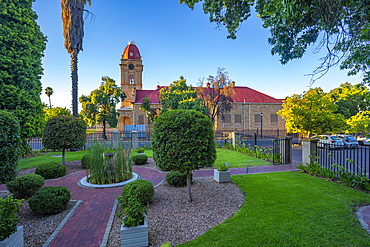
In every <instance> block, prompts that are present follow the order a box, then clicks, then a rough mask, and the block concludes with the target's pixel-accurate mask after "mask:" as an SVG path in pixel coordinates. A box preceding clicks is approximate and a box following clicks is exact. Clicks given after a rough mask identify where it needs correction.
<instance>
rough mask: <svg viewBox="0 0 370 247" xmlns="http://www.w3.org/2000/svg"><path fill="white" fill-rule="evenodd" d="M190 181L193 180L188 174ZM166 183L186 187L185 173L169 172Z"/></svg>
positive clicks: (191, 175)
mask: <svg viewBox="0 0 370 247" xmlns="http://www.w3.org/2000/svg"><path fill="white" fill-rule="evenodd" d="M190 180H193V173H191V174H190ZM166 181H167V183H168V184H170V185H173V186H176V187H182V186H185V185H186V172H179V171H170V172H169V173H167V175H166Z"/></svg>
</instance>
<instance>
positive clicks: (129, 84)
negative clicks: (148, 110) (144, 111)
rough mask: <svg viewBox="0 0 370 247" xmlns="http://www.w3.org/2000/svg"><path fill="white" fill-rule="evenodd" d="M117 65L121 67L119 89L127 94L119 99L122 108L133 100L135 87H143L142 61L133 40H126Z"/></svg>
mask: <svg viewBox="0 0 370 247" xmlns="http://www.w3.org/2000/svg"><path fill="white" fill-rule="evenodd" d="M119 66H120V68H121V90H122V92H124V93H125V94H126V96H127V97H126V99H125V100H124V101H121V108H123V107H125V106H129V105H131V102H135V91H136V89H139V90H141V89H142V88H143V83H142V73H143V61H142V60H141V56H140V52H139V49H138V48H137V46H136V43H135V42H133V41H129V42H128V45H127V46H126V48H125V50H124V52H123V55H122V58H121V63H120V65H119Z"/></svg>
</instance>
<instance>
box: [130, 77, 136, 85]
mask: <svg viewBox="0 0 370 247" xmlns="http://www.w3.org/2000/svg"><path fill="white" fill-rule="evenodd" d="M129 81H130V85H132V84H134V82H135V81H134V77H133V76H132V75H130V77H129Z"/></svg>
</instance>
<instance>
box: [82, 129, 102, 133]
mask: <svg viewBox="0 0 370 247" xmlns="http://www.w3.org/2000/svg"><path fill="white" fill-rule="evenodd" d="M101 131H103V129H102V128H98V129H95V128H94V129H86V133H87V134H91V133H96V132H101Z"/></svg>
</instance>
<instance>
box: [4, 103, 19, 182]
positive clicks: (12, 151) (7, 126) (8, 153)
mask: <svg viewBox="0 0 370 247" xmlns="http://www.w3.org/2000/svg"><path fill="white" fill-rule="evenodd" d="M0 143H1V145H0V161H1V164H0V184H5V183H7V182H8V181H11V180H13V179H14V178H15V177H16V176H17V174H18V160H19V158H20V155H21V146H22V142H21V139H20V130H19V123H18V121H17V119H16V118H15V117H14V115H13V114H11V113H9V112H7V111H3V110H0Z"/></svg>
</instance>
